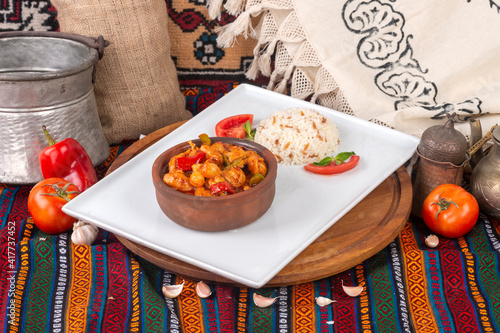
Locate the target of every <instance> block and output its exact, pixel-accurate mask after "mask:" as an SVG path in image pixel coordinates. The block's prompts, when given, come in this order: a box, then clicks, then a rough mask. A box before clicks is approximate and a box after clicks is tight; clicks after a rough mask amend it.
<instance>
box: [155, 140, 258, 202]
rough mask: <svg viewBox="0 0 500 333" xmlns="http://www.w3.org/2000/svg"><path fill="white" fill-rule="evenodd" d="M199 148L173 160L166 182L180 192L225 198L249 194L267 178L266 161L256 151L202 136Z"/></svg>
mask: <svg viewBox="0 0 500 333" xmlns="http://www.w3.org/2000/svg"><path fill="white" fill-rule="evenodd" d="M200 139H201V140H202V145H201V146H200V147H198V146H196V145H195V144H193V143H192V142H191V141H189V144H190V145H191V148H189V149H188V150H186V151H184V152H182V153H180V154H178V155H176V156H174V157H172V158H171V159H170V161H169V164H168V173H167V174H165V175H164V176H163V181H164V182H165V183H166V184H167V185H168V186H170V187H172V188H174V189H175V190H177V191H180V192H184V193H188V194H193V195H196V196H224V195H229V194H234V193H238V192H241V191H245V190H248V189H250V188H252V187H253V186H256V185H257V184H259V183H260V182H261V181H262V180H263V179H264V178H265V176H266V174H267V165H266V162H265V161H264V158H263V157H261V156H260V155H259V154H257V153H256V152H255V151H252V150H246V149H244V148H242V147H240V146H237V145H233V144H227V143H223V142H214V143H212V142H211V141H210V139H209V138H208V136H207V135H205V134H202V135H200Z"/></svg>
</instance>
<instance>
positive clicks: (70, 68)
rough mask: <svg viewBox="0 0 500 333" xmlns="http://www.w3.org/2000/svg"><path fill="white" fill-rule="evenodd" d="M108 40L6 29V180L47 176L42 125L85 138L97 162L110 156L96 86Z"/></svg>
mask: <svg viewBox="0 0 500 333" xmlns="http://www.w3.org/2000/svg"><path fill="white" fill-rule="evenodd" d="M107 44H108V43H107V42H106V41H104V39H103V38H102V37H99V38H90V37H84V36H80V35H76V34H68V33H60V32H40V31H36V32H34V31H21V32H2V33H0V128H1V130H0V182H2V183H8V184H32V183H36V182H38V181H40V180H42V179H43V176H42V173H41V171H40V164H39V161H38V156H39V154H40V152H41V151H42V150H43V149H44V148H45V147H48V143H47V140H46V138H45V136H44V134H43V131H42V125H45V126H46V127H47V129H48V131H49V132H50V134H51V135H52V137H53V138H54V139H55V140H56V141H62V140H64V139H66V138H68V137H72V138H74V139H75V140H77V141H78V142H80V144H81V145H82V146H83V147H84V148H85V150H86V151H87V153H88V154H89V156H90V158H91V160H92V163H93V164H94V165H98V164H100V163H101V162H103V161H104V160H105V159H106V158H107V157H108V156H109V153H110V150H109V144H108V143H107V141H106V139H105V137H104V134H103V131H102V127H101V123H100V120H99V114H98V112H97V104H96V100H95V95H94V86H93V81H94V76H95V75H94V74H95V72H94V71H95V65H96V64H97V62H98V61H99V59H100V58H101V57H102V54H103V51H104V47H105V46H106V45H107Z"/></svg>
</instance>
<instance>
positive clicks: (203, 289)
mask: <svg viewBox="0 0 500 333" xmlns="http://www.w3.org/2000/svg"><path fill="white" fill-rule="evenodd" d="M196 295H198V296H199V297H201V298H207V297H208V296H210V295H212V289H210V286H209V285H208V284H206V283H205V282H203V281H200V282H198V283H197V284H196Z"/></svg>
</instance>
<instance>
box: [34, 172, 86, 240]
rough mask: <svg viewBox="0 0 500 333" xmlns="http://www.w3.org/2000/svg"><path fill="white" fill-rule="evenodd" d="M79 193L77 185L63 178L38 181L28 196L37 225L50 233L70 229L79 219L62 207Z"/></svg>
mask: <svg viewBox="0 0 500 333" xmlns="http://www.w3.org/2000/svg"><path fill="white" fill-rule="evenodd" d="M79 194H80V191H79V190H78V187H76V185H74V184H72V183H70V182H68V181H67V180H64V179H62V178H55V177H54V178H47V179H44V180H42V181H40V182H39V183H37V184H36V185H35V186H34V187H33V188H32V189H31V191H30V194H29V196H28V210H29V212H30V214H31V217H32V218H33V221H34V222H35V224H36V226H37V227H38V228H39V229H40V230H42V231H43V232H45V233H48V234H58V233H61V232H65V231H68V230H70V229H71V228H72V227H73V223H74V222H76V221H77V219H76V218H74V217H72V216H69V215H67V214H66V213H64V212H63V211H62V207H63V206H64V205H65V204H66V203H67V202H69V201H70V200H71V199H73V198H74V197H76V196H77V195H79Z"/></svg>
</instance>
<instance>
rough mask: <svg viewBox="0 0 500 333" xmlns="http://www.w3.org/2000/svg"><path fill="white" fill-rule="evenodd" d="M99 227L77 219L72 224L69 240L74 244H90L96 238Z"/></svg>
mask: <svg viewBox="0 0 500 333" xmlns="http://www.w3.org/2000/svg"><path fill="white" fill-rule="evenodd" d="M98 233H99V229H98V228H97V227H95V226H93V225H92V224H89V223H87V222H84V221H77V222H75V223H74V224H73V233H72V234H71V241H72V242H73V244H76V245H92V243H93V242H94V241H95V239H96V238H97V234H98Z"/></svg>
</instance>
